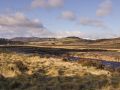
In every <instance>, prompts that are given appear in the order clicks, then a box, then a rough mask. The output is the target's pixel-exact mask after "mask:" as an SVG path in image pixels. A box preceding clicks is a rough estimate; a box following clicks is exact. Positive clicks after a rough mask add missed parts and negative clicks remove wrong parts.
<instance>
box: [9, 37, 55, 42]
mask: <svg viewBox="0 0 120 90" xmlns="http://www.w3.org/2000/svg"><path fill="white" fill-rule="evenodd" d="M11 40H12V41H22V42H39V41H47V40H48V41H49V40H55V38H39V37H15V38H12V39H11Z"/></svg>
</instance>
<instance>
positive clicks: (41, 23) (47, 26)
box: [0, 0, 120, 39]
mask: <svg viewBox="0 0 120 90" xmlns="http://www.w3.org/2000/svg"><path fill="white" fill-rule="evenodd" d="M119 4H120V0H114V1H113V0H92V1H90V0H1V2H0V37H1V38H12V37H22V36H24V37H31V36H34V37H66V36H78V37H81V38H90V39H97V38H111V37H120V25H119V22H120V12H119V10H120V5H119Z"/></svg>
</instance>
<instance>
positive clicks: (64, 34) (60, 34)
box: [54, 31, 82, 38]
mask: <svg viewBox="0 0 120 90" xmlns="http://www.w3.org/2000/svg"><path fill="white" fill-rule="evenodd" d="M69 36H76V37H81V36H82V33H81V32H80V31H58V32H55V33H54V37H57V38H62V37H69Z"/></svg>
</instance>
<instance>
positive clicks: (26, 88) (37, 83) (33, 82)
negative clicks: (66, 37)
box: [0, 52, 120, 90]
mask: <svg viewBox="0 0 120 90" xmlns="http://www.w3.org/2000/svg"><path fill="white" fill-rule="evenodd" d="M119 89H120V74H119V73H117V72H116V73H111V72H109V71H106V70H99V69H96V68H94V67H86V66H82V65H81V64H80V63H77V62H76V63H71V62H64V61H63V60H62V59H58V58H48V57H47V58H45V57H44V58H42V57H40V56H38V55H25V54H17V53H14V52H4V53H3V52H1V53H0V90H119Z"/></svg>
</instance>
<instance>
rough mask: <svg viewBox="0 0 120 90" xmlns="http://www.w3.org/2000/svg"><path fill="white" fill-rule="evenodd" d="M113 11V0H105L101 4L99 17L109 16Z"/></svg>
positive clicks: (98, 11)
mask: <svg viewBox="0 0 120 90" xmlns="http://www.w3.org/2000/svg"><path fill="white" fill-rule="evenodd" d="M111 11H112V2H111V0H103V2H102V3H101V4H100V6H99V8H98V10H97V11H96V15H97V16H107V15H109V14H110V13H111Z"/></svg>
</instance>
